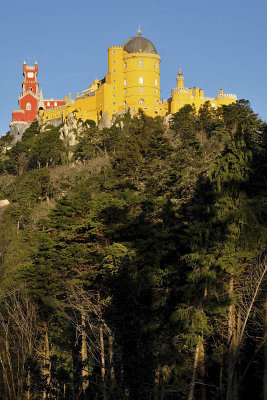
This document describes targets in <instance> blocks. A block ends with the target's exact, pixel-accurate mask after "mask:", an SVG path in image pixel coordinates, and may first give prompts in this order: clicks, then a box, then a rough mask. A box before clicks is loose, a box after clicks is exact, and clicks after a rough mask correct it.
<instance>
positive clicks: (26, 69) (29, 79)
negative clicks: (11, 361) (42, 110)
mask: <svg viewBox="0 0 267 400" xmlns="http://www.w3.org/2000/svg"><path fill="white" fill-rule="evenodd" d="M37 74H38V64H37V61H36V62H35V64H34V66H33V67H32V66H30V65H26V62H25V61H24V63H23V75H24V81H23V82H22V92H21V94H20V96H19V109H18V110H13V113H12V121H23V122H33V121H34V120H35V117H36V115H37V113H38V101H39V97H40V94H39V92H38V89H39V82H38V81H37Z"/></svg>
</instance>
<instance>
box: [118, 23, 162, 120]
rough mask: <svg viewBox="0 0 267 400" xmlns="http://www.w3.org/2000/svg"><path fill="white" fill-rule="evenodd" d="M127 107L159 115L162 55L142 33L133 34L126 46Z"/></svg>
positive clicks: (125, 98)
mask: <svg viewBox="0 0 267 400" xmlns="http://www.w3.org/2000/svg"><path fill="white" fill-rule="evenodd" d="M123 77H124V79H123V93H124V107H129V108H135V109H136V110H138V109H139V108H141V109H143V110H144V111H145V113H146V114H148V115H151V116H153V117H154V116H155V115H157V114H159V105H160V56H159V55H158V54H157V50H156V48H155V46H154V44H153V43H152V42H151V41H150V40H148V39H145V38H143V37H142V36H141V30H140V29H139V30H138V32H137V36H135V37H131V38H130V39H128V40H127V41H126V42H125V43H124V45H123Z"/></svg>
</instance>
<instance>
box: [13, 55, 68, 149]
mask: <svg viewBox="0 0 267 400" xmlns="http://www.w3.org/2000/svg"><path fill="white" fill-rule="evenodd" d="M37 75H38V64H37V61H36V62H35V64H34V66H30V65H26V62H25V61H24V63H23V76H24V80H23V82H22V92H21V93H20V95H19V108H18V109H17V110H13V112H12V121H11V122H10V124H9V125H10V134H11V135H12V136H13V138H14V139H13V143H16V142H18V141H20V140H21V137H22V134H23V132H25V130H26V129H27V128H28V127H29V126H30V124H31V123H32V122H33V121H34V120H35V118H36V117H37V115H38V111H39V110H40V109H44V110H46V109H50V110H51V109H53V108H58V107H62V106H64V100H62V99H46V100H45V99H44V98H43V93H42V90H40V92H39V82H38V80H37Z"/></svg>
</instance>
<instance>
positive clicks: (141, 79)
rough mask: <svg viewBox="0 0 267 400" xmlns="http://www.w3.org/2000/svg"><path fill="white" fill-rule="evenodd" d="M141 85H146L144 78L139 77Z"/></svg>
mask: <svg viewBox="0 0 267 400" xmlns="http://www.w3.org/2000/svg"><path fill="white" fill-rule="evenodd" d="M139 83H140V85H143V83H144V78H143V77H142V76H139Z"/></svg>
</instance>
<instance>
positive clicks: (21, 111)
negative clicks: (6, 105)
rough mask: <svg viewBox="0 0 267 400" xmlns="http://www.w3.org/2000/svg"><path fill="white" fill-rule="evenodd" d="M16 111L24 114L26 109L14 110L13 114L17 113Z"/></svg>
mask: <svg viewBox="0 0 267 400" xmlns="http://www.w3.org/2000/svg"><path fill="white" fill-rule="evenodd" d="M15 113H21V114H24V113H25V111H24V110H12V114H15Z"/></svg>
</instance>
